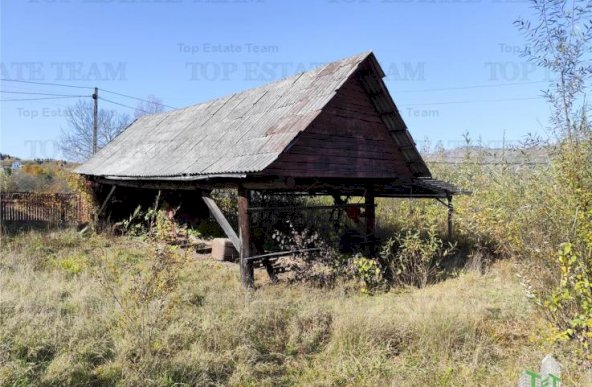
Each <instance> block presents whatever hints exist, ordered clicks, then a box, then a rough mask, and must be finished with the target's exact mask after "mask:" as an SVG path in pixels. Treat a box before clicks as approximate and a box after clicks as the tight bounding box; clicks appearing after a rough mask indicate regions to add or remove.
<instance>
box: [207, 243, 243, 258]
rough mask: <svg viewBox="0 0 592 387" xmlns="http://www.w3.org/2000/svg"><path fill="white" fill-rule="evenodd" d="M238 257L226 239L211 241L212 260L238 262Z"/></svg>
mask: <svg viewBox="0 0 592 387" xmlns="http://www.w3.org/2000/svg"><path fill="white" fill-rule="evenodd" d="M239 257H240V255H239V253H238V251H236V249H235V248H234V245H233V244H232V242H231V241H230V239H227V238H215V239H214V240H213V241H212V258H214V259H216V260H218V261H231V262H235V261H238V259H239Z"/></svg>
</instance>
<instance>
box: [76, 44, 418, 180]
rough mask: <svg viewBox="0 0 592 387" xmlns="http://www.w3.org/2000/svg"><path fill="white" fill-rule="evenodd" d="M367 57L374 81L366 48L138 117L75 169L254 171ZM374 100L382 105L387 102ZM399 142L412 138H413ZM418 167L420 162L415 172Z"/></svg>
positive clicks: (148, 174) (110, 172) (135, 173)
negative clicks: (231, 91) (214, 96)
mask: <svg viewBox="0 0 592 387" xmlns="http://www.w3.org/2000/svg"><path fill="white" fill-rule="evenodd" d="M366 59H371V62H372V63H371V64H370V66H372V68H376V67H378V70H375V71H376V73H375V74H376V76H377V77H378V78H379V79H380V78H381V77H382V76H383V75H384V74H383V73H382V70H380V67H379V66H378V64H377V63H376V59H375V58H374V56H373V54H372V53H371V52H366V53H363V54H360V55H356V56H353V57H350V58H346V59H344V60H341V61H338V62H334V63H330V64H328V65H326V66H323V67H320V68H318V69H315V70H312V71H309V72H306V73H301V74H297V75H295V76H292V77H290V78H286V79H283V80H280V81H277V82H274V83H270V84H267V85H265V86H262V87H258V88H254V89H250V90H246V91H244V92H242V93H237V94H233V95H230V96H227V97H224V98H220V99H216V100H213V101H210V102H206V103H202V104H198V105H194V106H189V107H187V108H184V109H179V110H174V111H170V112H165V113H160V114H155V115H150V116H146V117H142V118H140V119H138V120H136V121H135V122H134V123H132V124H131V125H130V126H129V127H128V128H127V129H126V130H125V131H124V132H123V133H121V134H120V135H119V136H117V137H116V138H115V139H114V140H113V141H112V142H111V143H109V144H108V145H107V146H105V147H104V148H103V149H101V150H100V151H99V152H97V154H95V155H94V156H93V157H92V158H91V159H90V160H88V161H87V162H86V163H84V164H82V165H81V166H80V167H78V168H77V169H76V172H78V173H80V174H83V175H95V176H110V177H112V178H113V177H121V178H134V177H135V178H159V177H161V178H172V177H179V178H183V179H187V177H188V176H196V177H197V176H198V175H220V174H244V173H252V172H260V171H262V170H264V169H265V168H266V167H267V166H268V165H270V164H271V163H272V162H273V161H274V160H275V159H277V157H278V156H279V155H280V154H281V153H282V152H283V151H284V149H285V148H286V147H287V146H288V145H289V144H290V142H291V141H292V140H294V138H295V137H296V136H297V135H298V133H299V132H301V131H303V130H305V129H306V128H307V127H308V126H309V125H310V123H311V122H312V121H313V120H314V119H315V118H316V117H317V116H318V114H319V113H320V111H321V110H322V109H323V107H324V106H325V105H327V103H328V102H329V101H330V100H331V98H333V96H334V95H335V93H336V91H337V90H338V89H339V88H340V87H341V86H342V85H343V84H344V83H345V82H346V81H347V80H348V79H349V78H350V76H351V75H352V74H353V73H354V72H355V71H356V70H358V69H359V68H360V65H361V64H362V63H363V62H364V61H365V60H366ZM381 86H383V85H382V84H380V83H378V84H373V85H372V87H377V88H381ZM382 91H383V92H385V93H388V92H387V91H386V89H384V90H382ZM380 102H381V103H384V102H387V105H388V102H390V100H388V99H387V100H384V99H382V100H380ZM393 106H394V105H393ZM377 108H378V107H377ZM387 108H388V107H387ZM395 110H396V108H395ZM403 128H404V130H403V132H402V133H401V132H398V133H397V135H395V136H394V137H395V140H396V141H397V142H398V143H399V142H401V141H400V140H399V138H400V135H401V134H403V138H405V139H406V140H407V138H406V137H407V136H405V134H407V135H408V133H405V131H406V128H405V127H403ZM409 138H410V136H409ZM402 142H403V143H405V144H408V143H409V142H410V143H411V144H413V140H410V141H409V140H408V141H402ZM400 145H404V144H400ZM406 151H407V152H408V153H409V154H405V157H406V158H407V159H408V161H410V162H415V160H417V159H418V158H419V160H421V156H419V153H417V150H416V149H415V147H414V146H413V147H412V149H408V150H406ZM421 164H423V160H421ZM410 167H411V168H412V167H413V165H410ZM426 171H427V168H426ZM423 172H424V171H422V170H421V168H420V173H419V174H416V175H421V174H422V173H423ZM423 175H426V174H425V173H423ZM427 176H429V171H427Z"/></svg>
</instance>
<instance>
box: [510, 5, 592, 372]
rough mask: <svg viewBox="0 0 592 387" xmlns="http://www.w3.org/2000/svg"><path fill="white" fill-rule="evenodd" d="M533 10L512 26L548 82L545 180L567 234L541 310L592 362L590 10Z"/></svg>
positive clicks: (565, 7)
mask: <svg viewBox="0 0 592 387" xmlns="http://www.w3.org/2000/svg"><path fill="white" fill-rule="evenodd" d="M532 8H533V9H534V10H535V15H536V18H535V19H534V21H530V20H525V19H520V20H518V21H517V22H516V24H517V25H518V27H519V29H520V30H522V32H524V34H525V35H526V38H527V41H528V44H529V47H528V48H527V50H526V51H525V55H526V56H527V57H528V59H529V60H530V61H532V62H533V63H535V64H537V65H538V66H540V67H543V68H545V69H547V70H549V71H550V72H551V73H553V74H554V75H555V79H554V81H553V82H552V83H551V84H550V87H549V89H548V90H547V91H545V92H544V95H545V97H546V99H547V100H548V101H549V103H550V104H551V106H552V109H553V110H552V115H551V125H552V127H551V129H552V130H553V132H554V133H555V135H556V140H557V142H556V147H555V148H556V149H555V150H554V152H553V160H552V161H553V169H552V171H553V172H552V173H554V174H555V175H554V177H555V179H556V184H557V186H559V187H564V192H563V194H562V195H561V200H562V201H563V202H564V203H568V205H569V213H568V214H567V215H568V216H562V218H563V219H568V221H567V222H565V221H564V223H565V226H564V227H565V228H566V229H567V230H569V232H567V233H566V236H565V237H564V238H565V242H564V243H562V245H561V246H558V247H559V253H558V254H557V255H558V256H557V260H556V262H555V265H554V274H555V275H554V277H555V279H556V281H557V283H556V284H551V285H555V286H553V290H552V291H551V293H550V294H548V295H547V297H546V299H545V302H544V303H543V305H544V306H545V312H546V314H547V316H549V318H550V320H551V321H552V322H553V323H554V325H555V327H556V328H557V332H556V335H554V337H555V338H556V339H564V338H570V339H574V340H576V341H577V342H579V343H581V344H582V348H583V350H584V352H585V353H586V355H587V357H588V360H590V361H592V284H591V281H590V279H591V278H592V129H591V126H590V123H589V121H588V118H587V114H588V111H589V107H590V106H589V104H588V103H587V101H586V96H585V89H586V86H587V82H589V81H590V78H591V76H592V66H591V65H590V64H589V63H590V54H591V53H592V22H591V20H592V3H591V2H590V1H589V0H571V1H567V0H532ZM549 211H553V209H549ZM552 213H553V212H552ZM554 215H555V216H558V215H559V214H558V213H554ZM564 215H565V214H564ZM557 269H559V270H557Z"/></svg>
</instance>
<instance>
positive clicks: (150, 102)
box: [134, 95, 164, 120]
mask: <svg viewBox="0 0 592 387" xmlns="http://www.w3.org/2000/svg"><path fill="white" fill-rule="evenodd" d="M163 111H164V105H163V103H162V100H161V99H160V98H158V97H156V96H154V95H149V96H148V98H146V100H145V101H142V102H140V103H138V104H137V105H136V110H135V111H134V118H135V119H136V120H137V119H138V118H140V117H143V116H147V115H150V114H156V113H160V112H163Z"/></svg>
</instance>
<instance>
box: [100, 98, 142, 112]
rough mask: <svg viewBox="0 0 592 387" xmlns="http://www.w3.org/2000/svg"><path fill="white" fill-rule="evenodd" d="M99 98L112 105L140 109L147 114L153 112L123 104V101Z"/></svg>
mask: <svg viewBox="0 0 592 387" xmlns="http://www.w3.org/2000/svg"><path fill="white" fill-rule="evenodd" d="M99 99H100V100H101V101H105V102H109V103H112V104H114V105H119V106H123V107H125V108H128V109H133V110H140V111H142V112H144V113H147V114H152V113H153V112H148V111H146V110H144V109H139V108H135V107H133V106H129V105H125V104H123V103H119V102H115V101H111V100H110V99H106V98H103V97H99Z"/></svg>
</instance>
